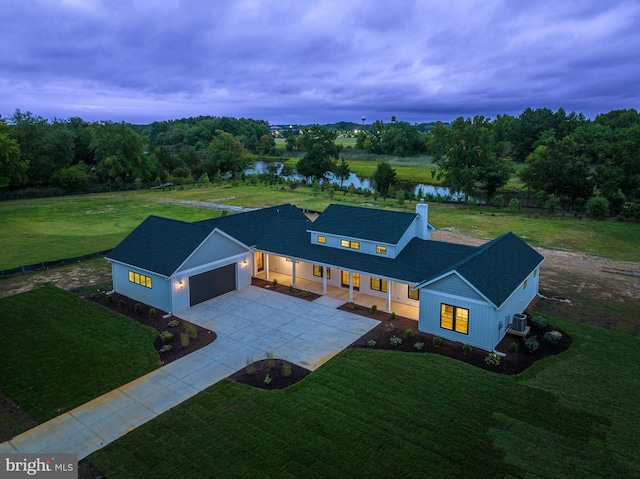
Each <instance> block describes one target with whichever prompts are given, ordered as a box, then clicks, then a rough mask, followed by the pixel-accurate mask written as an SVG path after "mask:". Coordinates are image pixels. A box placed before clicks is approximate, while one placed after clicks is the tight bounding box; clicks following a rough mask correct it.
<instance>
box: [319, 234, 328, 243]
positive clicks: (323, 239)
mask: <svg viewBox="0 0 640 479" xmlns="http://www.w3.org/2000/svg"><path fill="white" fill-rule="evenodd" d="M326 242H327V237H326V236H322V235H318V243H322V244H325V243H326Z"/></svg>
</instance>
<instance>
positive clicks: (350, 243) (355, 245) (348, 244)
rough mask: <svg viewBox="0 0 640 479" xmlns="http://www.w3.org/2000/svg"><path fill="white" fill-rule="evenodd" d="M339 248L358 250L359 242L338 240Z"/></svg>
mask: <svg viewBox="0 0 640 479" xmlns="http://www.w3.org/2000/svg"><path fill="white" fill-rule="evenodd" d="M340 246H342V247H343V248H351V249H360V242H359V241H349V240H345V239H343V240H340Z"/></svg>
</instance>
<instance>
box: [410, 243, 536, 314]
mask: <svg viewBox="0 0 640 479" xmlns="http://www.w3.org/2000/svg"><path fill="white" fill-rule="evenodd" d="M542 261H544V257H543V256H542V255H541V254H540V253H538V252H537V251H536V250H534V249H533V248H531V247H530V246H529V245H528V244H527V243H525V242H524V241H523V240H521V239H520V238H518V237H517V236H516V235H515V234H513V233H506V234H504V235H502V236H500V237H498V238H496V239H494V240H493V241H490V242H488V243H486V244H484V245H482V246H480V247H478V248H477V251H476V252H475V253H474V254H472V255H470V256H467V257H466V258H464V259H462V260H461V261H459V262H458V263H457V264H453V265H451V266H450V267H449V268H447V269H446V270H444V271H443V272H442V273H441V274H440V275H438V277H436V278H429V279H427V280H425V281H423V282H422V283H421V284H419V285H418V287H424V286H427V285H428V284H430V283H432V282H434V281H437V280H438V279H440V278H442V277H444V276H446V275H447V274H449V273H452V272H454V271H455V272H457V273H458V274H459V275H460V276H462V277H463V278H464V279H465V280H466V281H468V282H469V284H471V285H472V286H473V287H474V288H475V289H476V290H477V291H478V292H480V294H482V295H483V296H484V297H485V298H487V299H488V300H489V301H490V302H491V303H493V305H494V306H496V307H499V306H501V305H502V304H503V303H504V302H505V301H506V300H507V299H508V298H509V296H511V294H512V293H513V292H514V291H515V289H516V288H518V287H519V286H520V284H522V282H523V281H524V280H525V279H526V278H527V276H529V274H531V272H532V271H533V270H534V269H535V268H536V267H538V266H539V265H540V263H542Z"/></svg>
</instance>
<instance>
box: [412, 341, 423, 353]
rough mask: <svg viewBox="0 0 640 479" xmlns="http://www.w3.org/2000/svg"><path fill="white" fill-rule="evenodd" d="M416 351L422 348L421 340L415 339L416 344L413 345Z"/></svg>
mask: <svg viewBox="0 0 640 479" xmlns="http://www.w3.org/2000/svg"><path fill="white" fill-rule="evenodd" d="M413 347H414V348H416V349H417V350H418V351H422V350H423V349H424V343H423V342H422V341H417V342H416V344H414V345H413Z"/></svg>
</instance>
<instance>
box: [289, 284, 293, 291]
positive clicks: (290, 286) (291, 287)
mask: <svg viewBox="0 0 640 479" xmlns="http://www.w3.org/2000/svg"><path fill="white" fill-rule="evenodd" d="M289 292H290V293H292V292H293V285H292V284H290V285H289Z"/></svg>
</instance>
